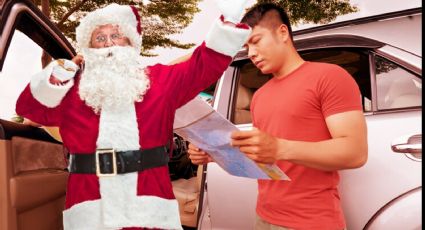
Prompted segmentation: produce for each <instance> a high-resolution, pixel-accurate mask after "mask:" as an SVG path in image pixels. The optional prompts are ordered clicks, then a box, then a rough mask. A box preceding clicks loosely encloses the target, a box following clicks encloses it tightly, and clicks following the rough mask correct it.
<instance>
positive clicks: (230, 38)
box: [205, 19, 251, 57]
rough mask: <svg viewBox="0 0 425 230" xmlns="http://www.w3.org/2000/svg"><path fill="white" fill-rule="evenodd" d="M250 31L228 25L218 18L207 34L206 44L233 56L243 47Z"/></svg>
mask: <svg viewBox="0 0 425 230" xmlns="http://www.w3.org/2000/svg"><path fill="white" fill-rule="evenodd" d="M250 33H251V29H241V28H236V27H232V26H227V25H224V24H223V22H222V21H221V20H220V19H217V21H216V22H215V23H214V24H213V26H212V28H211V29H210V31H209V32H208V34H207V38H206V39H205V45H206V46H207V47H208V48H210V49H213V50H215V51H217V52H219V53H222V54H225V55H228V56H231V57H233V56H235V55H236V53H238V51H239V50H240V49H241V48H242V46H243V44H244V43H245V42H246V40H247V39H248V36H249V34H250Z"/></svg>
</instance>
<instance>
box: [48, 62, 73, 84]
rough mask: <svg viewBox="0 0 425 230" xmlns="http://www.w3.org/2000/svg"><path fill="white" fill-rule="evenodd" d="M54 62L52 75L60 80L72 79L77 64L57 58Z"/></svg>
mask: <svg viewBox="0 0 425 230" xmlns="http://www.w3.org/2000/svg"><path fill="white" fill-rule="evenodd" d="M55 62H56V63H55V64H56V65H54V66H53V70H52V75H53V76H54V77H55V78H57V79H59V80H60V81H61V82H65V81H68V80H70V79H72V78H73V77H74V76H75V74H76V73H77V71H78V70H79V69H80V68H79V67H78V65H77V64H75V63H74V62H73V61H70V60H67V59H57V60H56V61H55Z"/></svg>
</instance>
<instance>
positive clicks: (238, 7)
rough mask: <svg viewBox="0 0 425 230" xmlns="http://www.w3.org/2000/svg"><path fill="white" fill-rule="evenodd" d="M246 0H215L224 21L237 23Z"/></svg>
mask: <svg viewBox="0 0 425 230" xmlns="http://www.w3.org/2000/svg"><path fill="white" fill-rule="evenodd" d="M247 2H248V0H217V5H218V8H219V9H220V11H221V14H223V17H224V21H228V22H232V23H234V24H238V23H240V22H241V19H242V16H243V14H244V13H245V6H246V3H247Z"/></svg>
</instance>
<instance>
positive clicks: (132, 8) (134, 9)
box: [130, 6, 142, 34]
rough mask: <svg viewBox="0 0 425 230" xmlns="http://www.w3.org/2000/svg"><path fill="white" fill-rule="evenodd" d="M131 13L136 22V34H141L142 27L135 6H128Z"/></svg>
mask: <svg viewBox="0 0 425 230" xmlns="http://www.w3.org/2000/svg"><path fill="white" fill-rule="evenodd" d="M130 7H131V10H132V11H133V14H134V16H136V20H137V33H139V34H142V26H141V25H140V14H139V11H138V10H137V8H136V7H135V6H130Z"/></svg>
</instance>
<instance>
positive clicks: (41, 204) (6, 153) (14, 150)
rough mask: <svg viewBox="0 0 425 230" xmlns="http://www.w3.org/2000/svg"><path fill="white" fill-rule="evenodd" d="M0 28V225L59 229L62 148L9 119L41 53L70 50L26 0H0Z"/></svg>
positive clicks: (65, 54) (66, 54) (61, 54)
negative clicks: (0, 0)
mask: <svg viewBox="0 0 425 230" xmlns="http://www.w3.org/2000/svg"><path fill="white" fill-rule="evenodd" d="M0 32H1V34H0V69H1V72H0V108H1V109H0V229H1V230H16V229H19V230H25V229H28V230H29V229H31V230H47V229H51V230H57V229H62V210H63V208H64V200H65V188H66V181H67V176H68V172H67V170H66V167H67V162H65V159H66V154H67V151H66V149H65V148H64V147H63V146H62V144H61V143H60V142H58V141H56V140H55V139H53V138H52V137H51V136H50V135H49V134H47V133H46V132H45V131H44V130H43V129H40V128H36V127H32V126H29V125H23V124H20V123H17V122H15V121H17V120H19V118H18V117H16V114H15V112H14V110H15V103H16V99H17V97H18V95H19V93H20V92H21V91H22V90H23V88H24V87H25V86H26V85H27V84H28V82H29V80H30V79H29V78H30V76H31V75H33V74H34V73H36V72H38V71H40V70H41V68H42V65H41V55H42V52H43V51H45V52H46V53H47V54H49V55H50V56H52V57H53V58H72V56H73V55H74V54H75V52H74V50H73V48H72V46H71V44H70V43H69V42H68V41H67V40H66V38H65V37H64V36H63V35H62V34H61V32H60V31H59V30H58V29H57V28H56V27H55V26H54V25H53V24H52V23H51V22H50V21H49V20H48V18H47V17H45V16H44V15H43V14H42V13H41V12H40V10H39V9H38V8H37V7H36V6H34V5H33V4H32V3H31V2H30V1H25V0H20V1H19V0H15V1H4V2H2V6H1V22H0Z"/></svg>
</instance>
